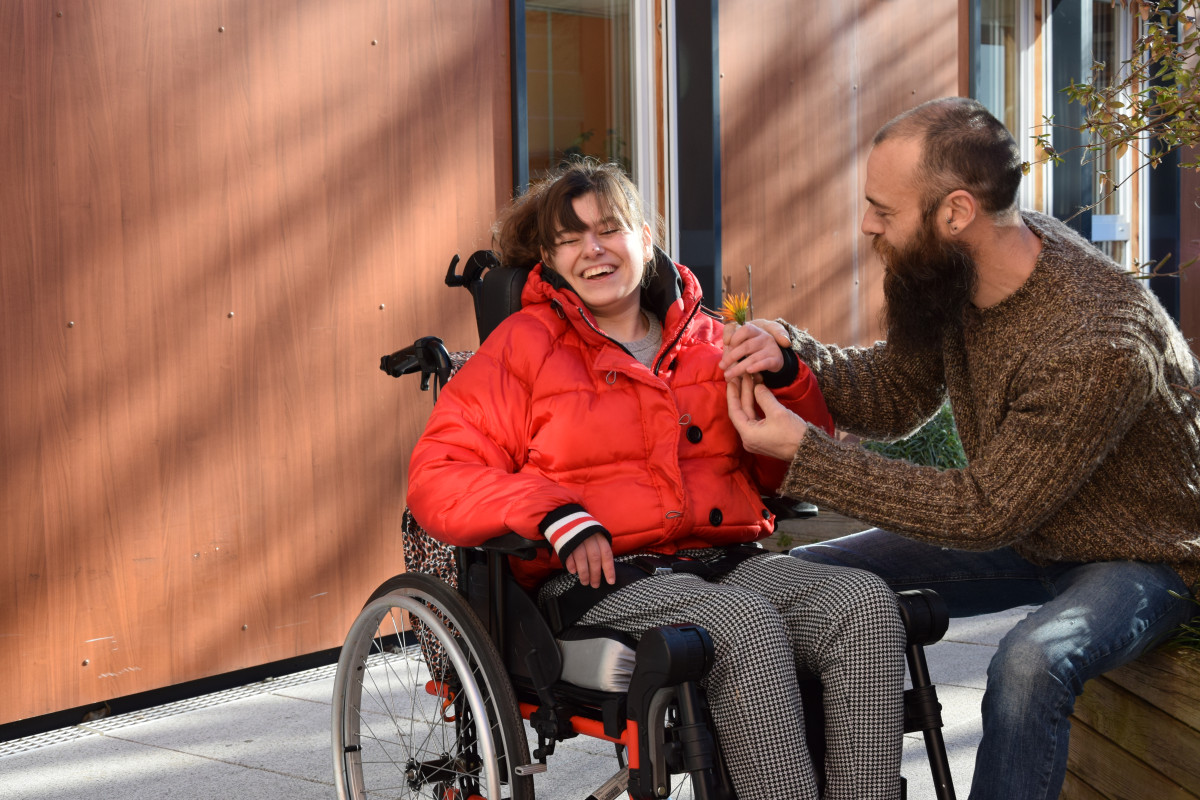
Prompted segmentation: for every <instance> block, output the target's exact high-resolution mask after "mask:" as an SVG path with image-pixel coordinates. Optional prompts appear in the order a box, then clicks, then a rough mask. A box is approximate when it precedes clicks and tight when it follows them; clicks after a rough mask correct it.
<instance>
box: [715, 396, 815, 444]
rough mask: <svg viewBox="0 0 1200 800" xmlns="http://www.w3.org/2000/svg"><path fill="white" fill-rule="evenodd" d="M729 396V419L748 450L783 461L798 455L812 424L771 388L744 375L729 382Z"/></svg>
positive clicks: (727, 397) (727, 398)
mask: <svg viewBox="0 0 1200 800" xmlns="http://www.w3.org/2000/svg"><path fill="white" fill-rule="evenodd" d="M725 397H726V400H728V401H729V419H730V420H732V422H733V427H735V428H737V432H738V434H739V435H740V436H741V437H742V445H743V446H744V447H745V448H746V449H747V450H749V451H750V452H751V453H758V454H760V455H764V456H771V457H772V458H778V459H779V460H780V461H791V460H792V459H793V458H795V457H796V448H797V447H799V446H800V442H801V440H803V439H804V434H805V433H807V432H808V423H806V422H805V421H804V420H802V419H801V418H800V417H798V416H797V415H796V414H793V413H792V412H791V411H790V410H788V409H787V408H785V407H784V406H783V405H782V404H781V403H780V402H779V401H778V400H776V399H775V395H773V394H771V390H770V389H768V388H767V387H766V386H763V385H762V384H761V383H755V382H754V380H753V378H752V377H751V376H749V375H744V376H742V377H741V378H740V379H739V380H737V381H732V382H730V383H727V384H725ZM760 408H761V409H762V413H763V416H762V417H761V418H759V416H758V409H760Z"/></svg>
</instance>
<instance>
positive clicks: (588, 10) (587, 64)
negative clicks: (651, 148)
mask: <svg viewBox="0 0 1200 800" xmlns="http://www.w3.org/2000/svg"><path fill="white" fill-rule="evenodd" d="M630 6H631V0H623V1H622V0H544V1H543V2H529V3H526V6H525V36H526V40H525V41H526V45H525V47H526V50H525V57H526V81H527V96H528V104H529V105H528V108H529V111H528V131H529V175H530V177H531V178H533V179H537V178H538V177H541V176H543V175H545V174H546V172H547V171H549V170H553V169H555V168H557V167H558V166H559V165H560V164H561V163H562V162H563V161H565V160H567V159H569V158H570V157H572V156H575V155H587V156H593V157H595V158H598V159H601V160H604V161H616V162H617V163H620V164H621V165H622V166H624V168H625V170H626V172H627V173H629V174H632V168H633V164H632V163H631V151H630V143H631V140H632V124H631V119H632V108H631V95H632V91H631V84H632V79H631V74H632V71H633V67H632V59H631V38H632V37H631V28H630V23H631V20H630Z"/></svg>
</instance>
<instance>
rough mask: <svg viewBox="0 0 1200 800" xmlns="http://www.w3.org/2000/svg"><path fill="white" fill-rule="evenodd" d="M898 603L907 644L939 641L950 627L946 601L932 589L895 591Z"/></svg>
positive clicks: (921, 644) (922, 644)
mask: <svg viewBox="0 0 1200 800" xmlns="http://www.w3.org/2000/svg"><path fill="white" fill-rule="evenodd" d="M896 602H897V603H899V605H900V619H901V620H902V621H903V622H904V632H905V633H906V634H907V636H908V644H909V646H912V645H919V646H921V647H924V646H925V645H927V644H933V643H934V642H937V641H940V640H941V638H942V637H943V636H945V635H946V629H947V628H949V627H950V613H949V612H948V611H947V610H946V602H945V601H944V600H942V597H941V595H939V594H938V593H937V592H935V591H934V590H933V589H908V590H906V591H903V592H896Z"/></svg>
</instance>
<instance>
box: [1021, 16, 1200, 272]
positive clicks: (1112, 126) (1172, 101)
mask: <svg viewBox="0 0 1200 800" xmlns="http://www.w3.org/2000/svg"><path fill="white" fill-rule="evenodd" d="M1111 2H1112V5H1114V6H1115V5H1116V4H1117V3H1118V2H1119V3H1120V4H1121V6H1122V7H1123V8H1125V9H1128V10H1129V11H1130V13H1132V14H1134V15H1136V16H1137V17H1138V18H1139V19H1140V22H1141V25H1140V29H1139V30H1140V33H1139V35H1138V36H1137V38H1136V40H1135V41H1134V43H1133V47H1132V51H1131V54H1130V57H1129V58H1128V59H1127V60H1125V61H1124V62H1123V63H1122V64H1121V67H1120V69H1119V70H1110V69H1109V67H1110V66H1111V65H1107V64H1105V63H1103V62H1096V63H1095V64H1093V66H1092V76H1091V80H1090V81H1087V82H1082V83H1076V82H1075V81H1074V80H1072V81H1071V84H1070V85H1069V86H1067V87H1065V88H1064V89H1062V91H1063V92H1064V93H1066V95H1067V96H1068V98H1069V99H1070V100H1071V101H1072V102H1073V103H1076V104H1078V105H1080V106H1082V107H1083V111H1084V116H1083V123H1082V124H1081V125H1080V126H1079V127H1078V130H1079V131H1081V132H1083V133H1086V134H1088V135H1089V139H1088V144H1086V145H1083V146H1082V149H1083V153H1082V154H1081V158H1082V160H1083V162H1084V163H1091V164H1093V165H1095V167H1096V172H1097V175H1098V176H1099V178H1100V180H1101V182H1102V184H1103V185H1104V186H1105V187H1106V189H1107V191H1106V192H1105V194H1104V195H1103V196H1101V197H1100V198H1099V199H1098V200H1097V201H1096V202H1095V203H1093V204H1092V205H1091V206H1088V208H1094V207H1096V206H1097V205H1099V203H1100V202H1102V201H1103V200H1104V197H1106V196H1107V195H1108V194H1111V193H1112V192H1114V191H1116V190H1117V188H1119V187H1120V185H1121V183H1124V182H1125V181H1127V180H1129V178H1131V177H1132V176H1133V175H1135V174H1137V173H1138V172H1139V171H1141V170H1142V169H1144V168H1145V167H1147V166H1148V167H1150V168H1155V167H1157V166H1159V164H1161V163H1162V161H1163V159H1164V158H1165V157H1166V156H1167V155H1168V154H1170V153H1174V152H1176V151H1180V163H1179V167H1180V169H1200V150H1191V151H1189V148H1192V147H1193V146H1195V145H1197V144H1200V75H1198V74H1197V66H1198V64H1200V29H1198V28H1197V26H1196V13H1197V10H1200V0H1111ZM1106 75H1115V79H1114V80H1111V81H1106V80H1105V76H1106ZM1042 121H1043V123H1044V127H1043V128H1042V132H1041V133H1038V134H1036V135H1035V136H1034V137H1033V138H1034V140H1035V141H1036V143H1037V145H1038V147H1039V148H1040V150H1041V152H1042V153H1043V154H1044V156H1043V157H1041V158H1039V159H1038V160H1039V161H1040V162H1045V161H1049V162H1051V163H1053V164H1061V163H1062V161H1063V156H1064V153H1060V152H1058V151H1056V150H1055V148H1054V146H1053V144H1052V143H1051V138H1052V135H1053V130H1052V129H1053V128H1054V127H1055V126H1056V125H1057V123H1055V122H1054V118H1053V117H1052V116H1046V117H1043V118H1042ZM1130 149H1133V150H1134V151H1135V152H1137V153H1138V154H1139V155H1140V159H1139V161H1138V163H1137V165H1136V167H1135V169H1133V170H1131V171H1130V173H1129V175H1127V176H1126V177H1125V178H1123V179H1122V180H1121V181H1119V182H1116V181H1114V180H1113V178H1112V176H1110V175H1109V174H1108V172H1107V171H1105V170H1104V169H1103V165H1104V164H1105V163H1107V156H1109V155H1110V154H1111V155H1115V156H1116V157H1118V158H1119V157H1121V156H1123V155H1124V154H1125V153H1126V152H1127V151H1128V150H1130ZM1022 169H1024V171H1025V172H1029V169H1030V164H1029V162H1026V163H1025V164H1023V165H1022ZM1165 263H1166V259H1164V260H1163V261H1162V262H1160V263H1158V264H1155V265H1153V266H1152V272H1153V273H1155V274H1158V273H1160V272H1161V270H1162V268H1163V266H1164V265H1165ZM1190 263H1191V262H1189V264H1190ZM1184 266H1188V265H1181V266H1180V267H1179V268H1178V269H1180V270H1181V269H1183V267H1184Z"/></svg>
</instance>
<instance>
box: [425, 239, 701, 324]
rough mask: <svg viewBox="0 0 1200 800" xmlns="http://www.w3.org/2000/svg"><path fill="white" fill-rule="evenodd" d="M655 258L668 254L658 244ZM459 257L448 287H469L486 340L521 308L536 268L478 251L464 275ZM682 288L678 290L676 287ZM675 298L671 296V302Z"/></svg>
mask: <svg viewBox="0 0 1200 800" xmlns="http://www.w3.org/2000/svg"><path fill="white" fill-rule="evenodd" d="M654 258H655V259H656V260H659V259H665V260H666V261H667V263H670V257H669V256H667V254H666V253H664V252H663V251H662V250H660V249H659V248H658V246H657V245H655V247H654ZM457 266H458V256H455V257H454V260H453V261H451V262H450V269H449V270H448V271H447V272H446V285H447V286H465V287H466V288H467V289H469V290H470V292H471V297H472V299H473V300H474V301H475V326H476V327H477V328H478V329H479V341H480V342H482V341H483V340H484V339H486V338H487V337H488V336H489V335H490V334H491V332H492V331H494V330H495V329H496V326H497V325H499V324H500V323H501V322H503V321H504V320H505V319H506V318H507V317H508V316H509V315H510V314H514V313H516V312H517V311H520V310H521V292H522V291H523V290H524V288H525V281H526V279H528V277H529V272H530V270H531V269H532V267H506V266H503V265H501V264H500V260H499V259H498V258H497V257H496V254H495V253H494V252H492V251H491V250H477V251H476V252H474V253H472V254H471V257H470V258H468V259H467V263H466V266H465V267H464V268H463V272H462V275H459V274H457V271H456V267H457ZM676 291H678V290H676ZM674 299H675V298H673V297H672V298H669V299H668V302H669V301H671V300H674Z"/></svg>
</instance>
